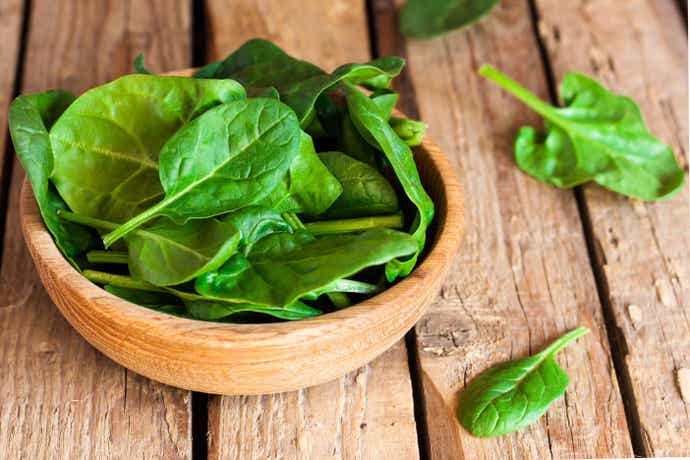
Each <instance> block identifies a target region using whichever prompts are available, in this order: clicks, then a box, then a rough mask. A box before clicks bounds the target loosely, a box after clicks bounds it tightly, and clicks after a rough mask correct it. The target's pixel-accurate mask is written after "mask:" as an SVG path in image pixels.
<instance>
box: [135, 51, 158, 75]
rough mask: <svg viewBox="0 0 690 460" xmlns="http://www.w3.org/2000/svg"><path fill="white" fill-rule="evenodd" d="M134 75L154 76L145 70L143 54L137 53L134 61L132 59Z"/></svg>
mask: <svg viewBox="0 0 690 460" xmlns="http://www.w3.org/2000/svg"><path fill="white" fill-rule="evenodd" d="M134 73H140V74H144V75H156V74H155V73H153V72H151V71H150V70H148V69H147V68H146V65H145V64H144V53H139V54H138V55H137V57H136V59H134Z"/></svg>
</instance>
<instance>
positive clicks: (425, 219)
mask: <svg viewBox="0 0 690 460" xmlns="http://www.w3.org/2000/svg"><path fill="white" fill-rule="evenodd" d="M344 91H345V97H346V100H347V108H348V111H349V112H350V116H351V117H352V122H353V124H354V125H355V127H356V128H357V130H358V131H359V132H360V134H362V137H364V138H365V139H366V138H367V137H369V138H372V139H373V140H374V141H375V142H376V146H377V147H378V148H379V149H380V150H382V151H383V153H384V154H385V156H386V158H387V159H388V162H389V163H390V165H391V167H392V168H393V170H394V171H395V174H396V175H397V177H398V180H399V181H400V184H401V185H402V187H403V190H404V191H405V194H406V195H407V197H408V198H409V199H410V201H412V203H413V204H414V205H415V206H416V207H417V210H418V213H417V216H416V217H415V220H414V222H413V224H412V229H411V233H412V236H413V237H414V238H415V239H416V240H417V243H418V249H417V252H416V253H415V254H414V255H412V257H410V258H407V259H404V260H403V259H395V260H392V261H390V262H389V263H388V264H387V265H386V277H387V278H388V281H393V280H395V279H396V278H397V277H399V276H407V275H409V274H410V272H411V271H412V269H413V268H414V266H415V264H416V263H417V257H418V255H419V253H420V252H421V251H422V250H423V249H424V244H425V242H426V229H427V227H428V226H429V224H430V223H431V220H432V219H433V217H434V203H433V202H432V201H431V198H429V195H427V193H426V191H425V190H424V187H423V186H422V182H421V180H420V179H419V172H418V171H417V166H416V165H415V163H414V158H413V156H412V151H411V150H410V147H409V146H408V145H407V144H406V143H405V142H404V141H403V140H401V139H400V138H399V137H398V135H397V134H396V133H395V131H394V130H393V128H391V126H390V125H389V124H388V120H386V118H385V116H384V115H385V114H383V113H381V111H380V110H379V108H378V107H377V105H376V104H375V103H374V102H373V101H372V100H371V99H369V97H367V96H366V95H365V94H363V93H362V92H361V91H359V90H358V89H357V88H356V87H354V86H352V85H345V86H344Z"/></svg>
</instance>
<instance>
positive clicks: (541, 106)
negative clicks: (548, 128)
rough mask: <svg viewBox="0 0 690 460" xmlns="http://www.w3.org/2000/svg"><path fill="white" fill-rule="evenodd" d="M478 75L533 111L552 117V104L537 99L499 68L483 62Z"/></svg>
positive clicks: (545, 116)
mask: <svg viewBox="0 0 690 460" xmlns="http://www.w3.org/2000/svg"><path fill="white" fill-rule="evenodd" d="M479 75H481V76H482V77H485V78H488V79H489V80H491V81H493V82H494V83H496V84H497V85H498V86H500V87H501V88H503V89H504V90H506V91H508V92H509V93H510V94H512V95H513V96H515V97H516V98H518V99H519V100H520V101H522V102H523V103H525V104H526V105H527V106H528V107H531V108H532V109H533V110H534V111H535V112H537V113H538V114H540V115H541V116H543V117H544V118H549V119H550V118H552V117H553V115H554V114H553V109H554V108H553V106H551V105H550V104H547V103H546V102H544V101H542V100H541V99H539V98H538V97H537V96H535V95H534V94H533V93H532V92H531V91H529V90H528V89H527V88H525V87H524V86H522V85H520V84H519V83H518V82H516V81H515V80H513V79H512V78H510V77H509V76H508V75H506V74H504V73H503V72H501V71H500V70H498V69H496V68H495V67H494V66H492V65H489V64H484V65H483V66H481V68H480V69H479Z"/></svg>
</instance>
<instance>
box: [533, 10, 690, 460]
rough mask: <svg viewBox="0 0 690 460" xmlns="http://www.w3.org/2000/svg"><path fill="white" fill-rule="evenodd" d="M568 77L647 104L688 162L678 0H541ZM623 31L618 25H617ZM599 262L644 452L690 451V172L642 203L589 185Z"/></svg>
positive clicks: (551, 49)
mask: <svg viewBox="0 0 690 460" xmlns="http://www.w3.org/2000/svg"><path fill="white" fill-rule="evenodd" d="M536 4H537V7H538V12H539V15H540V17H541V20H540V22H539V30H540V32H541V35H542V37H543V39H544V42H545V44H546V47H547V50H548V56H549V59H550V60H551V63H552V66H553V71H554V73H555V77H556V80H557V81H560V79H561V78H562V76H563V75H564V74H565V73H566V72H568V71H571V70H572V71H579V72H584V73H587V74H590V75H593V76H594V77H595V78H597V79H598V80H599V81H601V82H602V83H603V84H604V85H606V86H607V87H609V88H610V89H612V90H613V91H615V92H619V93H623V94H625V95H627V96H630V97H632V98H633V99H634V100H635V101H637V103H638V104H639V105H640V109H641V110H642V113H643V114H644V117H645V119H646V121H647V125H648V126H649V129H650V131H651V132H652V134H654V135H655V136H657V137H659V138H661V139H663V140H664V141H665V142H667V143H669V144H670V145H671V146H672V147H673V149H674V151H675V152H676V154H677V156H678V158H679V160H680V162H681V164H682V165H684V167H685V169H686V171H687V162H688V154H687V152H688V74H687V68H688V47H687V34H686V30H685V26H684V24H683V20H682V18H681V16H680V14H679V11H678V10H677V4H676V2H674V1H673V0H630V1H625V2H620V1H616V0H595V1H586V2H585V1H570V2H562V1H558V0H537V2H536ZM614 31H615V32H614ZM584 198H585V204H586V209H587V213H588V219H589V227H590V228H591V232H592V238H593V241H594V246H595V250H596V263H597V264H598V268H599V271H600V275H601V278H602V279H601V282H602V285H603V286H604V291H605V295H606V299H605V301H606V306H607V307H608V308H609V309H610V317H611V319H612V321H613V326H612V327H613V330H614V331H615V335H616V339H617V342H618V343H617V346H618V350H619V352H620V355H619V356H617V358H618V359H619V360H620V361H621V363H622V368H623V373H622V374H623V375H622V376H623V378H624V382H625V387H626V388H625V390H626V394H627V395H628V396H629V397H630V398H631V401H630V403H631V406H630V410H631V415H632V417H633V419H634V423H633V426H632V429H633V432H634V434H635V437H636V438H637V439H638V442H639V444H640V445H639V446H638V448H639V450H641V451H640V452H636V453H637V454H639V455H645V456H688V455H690V442H689V441H688V440H690V401H687V400H685V401H684V400H683V398H682V394H681V388H680V386H679V384H678V378H677V375H678V373H679V372H681V373H682V369H688V368H690V265H688V261H689V260H690V232H688V223H689V222H690V212H689V209H688V187H687V184H686V186H685V187H684V188H683V190H682V192H681V193H679V194H678V195H676V196H675V197H674V198H672V199H670V200H668V201H661V202H656V203H642V202H639V201H635V200H631V199H627V198H625V197H621V196H619V195H616V194H614V193H611V192H608V191H606V190H605V189H603V188H601V187H598V186H596V185H592V186H589V185H588V186H586V187H585V188H584Z"/></svg>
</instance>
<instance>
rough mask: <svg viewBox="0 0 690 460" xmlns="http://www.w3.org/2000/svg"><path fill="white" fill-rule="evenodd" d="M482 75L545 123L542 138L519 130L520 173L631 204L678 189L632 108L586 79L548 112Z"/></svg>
mask: <svg viewBox="0 0 690 460" xmlns="http://www.w3.org/2000/svg"><path fill="white" fill-rule="evenodd" d="M480 74H481V75H482V76H484V77H486V78H488V79H490V80H492V81H493V82H495V83H497V84H498V85H499V86H501V87H502V88H503V89H505V90H506V91H508V92H509V93H511V94H512V95H513V96H515V97H517V98H518V99H519V100H520V101H522V102H523V103H524V104H526V105H527V106H528V107H530V108H531V109H533V110H534V111H535V112H537V113H538V114H540V115H541V116H543V117H544V119H545V121H546V136H545V137H543V138H542V137H541V136H538V135H537V133H536V131H535V130H534V129H533V128H531V127H523V128H522V129H521V130H520V132H519V133H518V136H517V139H516V141H515V158H516V161H517V163H518V166H519V167H520V168H521V169H522V170H523V171H525V172H526V173H527V174H529V175H531V176H532V177H534V178H535V179H538V180H541V181H543V182H546V183H549V184H552V185H556V186H558V187H574V186H576V185H579V184H582V183H584V182H588V181H590V180H593V181H595V182H596V183H598V184H599V185H601V186H603V187H606V188H608V189H609V190H613V191H615V192H618V193H621V194H623V195H626V196H630V197H633V198H639V199H642V200H656V199H662V198H668V197H670V196H671V195H673V194H674V193H676V192H677V191H678V190H680V189H681V188H682V186H683V183H684V182H685V172H684V171H683V170H682V169H681V168H680V166H679V165H678V161H677V160H676V157H675V155H674V154H673V151H672V150H671V148H670V147H669V146H668V145H666V144H664V143H663V142H661V141H659V140H658V139H656V138H655V137H653V136H652V135H651V134H650V133H649V131H648V130H647V127H646V126H645V123H644V119H643V118H642V114H641V113H640V109H639V108H638V107H637V105H636V104H635V102H634V101H633V100H632V99H630V98H628V97H625V96H620V95H618V94H614V93H612V92H610V91H608V90H607V89H606V88H604V87H603V86H601V85H600V84H599V83H597V82H595V81H594V80H592V79H591V78H588V77H586V76H585V75H582V74H579V73H568V74H566V76H565V77H564V79H563V82H562V83H561V88H560V93H561V98H562V99H563V102H564V103H565V107H562V108H556V107H553V106H551V105H549V104H547V103H545V102H543V101H542V100H540V99H539V98H537V97H536V96H535V95H534V94H532V93H530V92H529V91H528V90H527V89H525V88H523V87H522V86H520V85H519V84H518V83H516V82H515V81H513V80H511V79H510V78H509V77H508V76H506V75H504V74H502V73H501V72H499V71H498V70H496V69H495V68H493V67H491V66H489V65H485V66H483V67H482V68H481V70H480Z"/></svg>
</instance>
